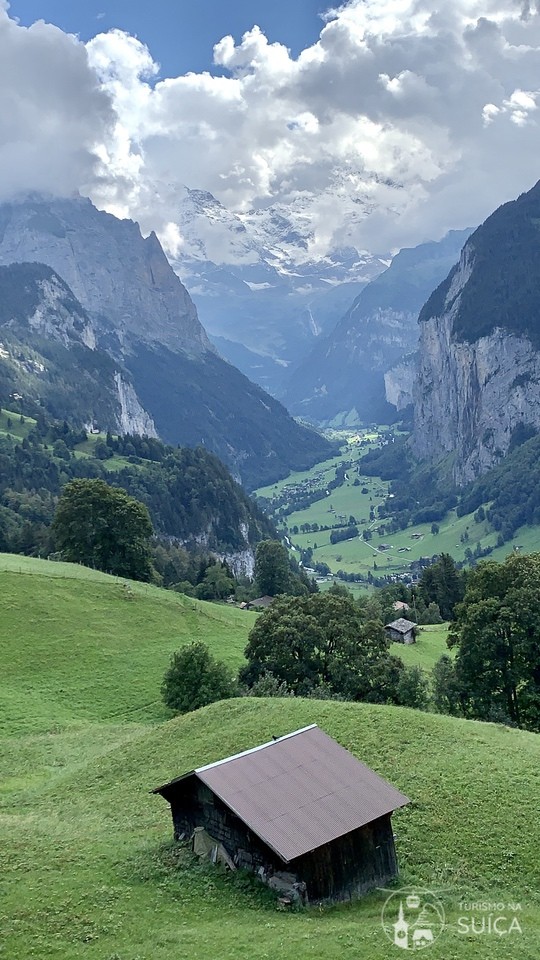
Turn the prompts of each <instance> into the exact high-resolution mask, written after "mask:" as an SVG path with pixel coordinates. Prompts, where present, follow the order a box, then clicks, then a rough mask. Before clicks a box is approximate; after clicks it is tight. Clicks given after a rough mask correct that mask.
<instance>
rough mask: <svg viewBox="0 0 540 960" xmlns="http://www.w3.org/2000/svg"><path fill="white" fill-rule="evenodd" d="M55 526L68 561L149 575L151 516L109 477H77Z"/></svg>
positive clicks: (67, 489)
mask: <svg viewBox="0 0 540 960" xmlns="http://www.w3.org/2000/svg"><path fill="white" fill-rule="evenodd" d="M52 528H53V534H54V538H55V543H56V549H57V550H59V551H60V552H61V553H62V555H63V557H64V559H65V560H69V561H71V562H73V563H83V564H85V566H87V567H96V568H97V569H98V570H105V571H106V572H108V573H115V574H117V576H120V577H132V578H133V579H134V580H149V579H150V577H151V574H152V566H151V562H150V537H151V536H152V533H153V531H152V523H151V520H150V515H149V513H148V510H147V508H146V507H145V506H144V504H142V503H139V501H138V500H134V499H133V497H130V496H129V495H128V494H127V493H126V492H125V491H124V490H120V489H118V488H117V487H111V486H109V484H108V483H105V481H104V480H72V481H71V482H70V483H68V484H66V486H65V487H64V489H63V491H62V495H61V497H60V499H59V501H58V506H57V508H56V513H55V515H54V520H53V524H52Z"/></svg>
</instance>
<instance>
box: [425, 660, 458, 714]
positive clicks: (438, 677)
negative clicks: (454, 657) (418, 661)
mask: <svg viewBox="0 0 540 960" xmlns="http://www.w3.org/2000/svg"><path fill="white" fill-rule="evenodd" d="M431 679H432V683H433V706H434V707H435V709H436V711H437V713H449V714H451V715H452V716H456V715H457V714H459V713H461V695H460V694H461V690H460V684H459V681H458V678H457V676H456V671H455V668H454V664H453V663H452V661H451V659H450V657H449V656H448V654H443V656H442V657H440V659H439V660H437V663H436V664H435V666H434V667H433V670H432V671H431Z"/></svg>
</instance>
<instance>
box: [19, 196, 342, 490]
mask: <svg viewBox="0 0 540 960" xmlns="http://www.w3.org/2000/svg"><path fill="white" fill-rule="evenodd" d="M0 264H3V265H4V266H7V265H12V264H34V265H35V264H42V265H44V266H45V267H48V268H49V270H48V271H47V270H45V269H43V267H42V268H41V272H40V271H39V270H37V268H35V267H34V268H32V269H30V268H29V267H28V266H27V267H24V268H21V269H22V271H23V274H24V278H25V279H24V284H26V286H23V288H22V289H21V283H20V281H21V274H20V273H19V274H17V272H15V273H13V272H11V273H10V274H5V273H4V289H5V291H6V292H5V294H4V301H5V303H6V307H5V310H4V311H3V313H2V317H1V326H0V338H1V339H2V342H4V341H5V343H4V346H3V348H2V349H3V354H2V355H0V368H2V370H3V373H2V379H3V381H4V388H3V389H4V390H6V389H7V387H8V386H11V389H10V390H9V393H11V394H13V393H18V394H21V395H22V396H23V397H24V392H25V390H29V393H30V395H31V397H33V398H34V399H35V398H36V396H39V398H40V401H41V402H42V403H43V404H44V405H45V407H46V408H47V409H48V410H49V412H50V413H51V414H52V415H54V416H57V415H60V416H64V417H67V418H68V419H73V417H74V416H76V417H77V418H78V421H79V423H80V422H84V421H85V420H92V419H94V420H96V421H97V425H98V426H99V427H100V428H103V429H111V430H114V429H122V430H124V431H125V430H126V429H129V430H132V431H134V432H139V433H148V434H150V435H153V434H157V435H159V436H160V437H161V438H162V439H163V440H164V441H166V442H168V443H172V444H186V445H188V446H196V445H198V444H203V445H205V446H206V447H207V448H208V449H210V450H212V451H213V452H215V453H217V454H218V456H220V457H221V459H222V460H223V461H224V462H225V463H226V464H227V465H228V466H229V467H230V468H231V469H232V471H233V473H234V475H235V476H236V477H238V478H240V479H242V482H243V483H244V484H245V485H246V486H248V487H254V486H257V485H259V484H262V483H268V482H270V481H272V480H274V479H277V478H278V477H280V476H284V475H286V474H287V472H288V471H289V470H290V469H302V468H304V467H308V466H310V465H312V464H313V463H314V462H315V461H317V460H318V459H321V457H324V456H326V455H328V453H329V452H330V451H331V449H332V448H331V446H330V444H328V443H327V442H326V441H325V440H324V439H323V438H322V437H321V436H320V435H318V434H316V433H315V432H313V431H311V430H308V429H306V428H304V427H302V426H300V425H299V424H297V423H296V422H295V421H294V420H293V419H292V418H291V417H290V416H289V415H288V413H287V411H286V410H285V409H284V407H282V406H281V404H279V403H278V402H277V401H276V400H275V399H273V398H272V397H270V396H269V395H268V394H266V393H265V392H264V391H263V390H261V389H260V387H258V386H256V385H255V384H253V383H251V382H250V381H249V380H248V379H247V378H246V377H245V376H244V375H243V374H241V373H240V372H239V371H238V370H237V369H236V368H235V367H233V366H232V365H231V364H230V363H228V362H227V361H226V360H224V359H223V358H222V357H221V356H220V355H219V354H218V352H217V350H216V348H215V347H214V346H213V345H212V344H211V343H210V341H209V339H208V336H207V334H206V331H205V329H204V327H203V326H202V324H201V323H200V321H199V319H198V316H197V310H196V308H195V305H194V304H193V301H192V300H191V298H190V296H189V294H188V292H187V290H186V289H185V287H184V286H183V285H182V283H181V282H180V280H179V279H178V277H177V276H176V274H175V273H174V271H173V269H172V268H171V266H170V264H169V263H168V261H167V258H166V257H165V254H164V252H163V250H162V248H161V245H160V243H159V241H158V239H157V237H156V236H155V234H150V236H149V237H147V238H146V239H144V238H143V237H142V235H141V232H140V229H139V227H138V225H137V224H135V223H133V222H132V221H130V220H118V219H117V218H115V217H113V216H111V215H110V214H107V213H104V212H101V211H98V210H97V209H96V208H95V207H94V206H93V205H92V204H91V202H90V201H89V200H86V199H83V198H81V197H76V198H68V199H59V198H51V197H43V196H27V197H24V198H21V199H18V200H16V201H12V202H9V203H4V204H2V205H0ZM8 289H9V290H10V291H11V292H10V293H9V294H8V293H7V291H8ZM25 291H26V293H25ZM17 298H20V301H17ZM15 301H17V302H19V306H18V307H17V308H16V309H15V307H10V306H9V304H10V303H11V304H15ZM59 308H60V309H59ZM70 317H71V320H70ZM52 345H54V346H52ZM51 351H52V352H53V353H54V354H55V356H54V357H51V356H50V354H51ZM66 351H67V353H68V354H69V355H70V356H69V358H66V356H65V352H66ZM25 352H27V353H28V355H29V357H30V359H31V361H32V363H30V367H29V366H28V363H27V364H26V367H25V366H21V363H20V357H21V356H22V355H25ZM59 352H64V353H62V359H61V360H60V359H59V356H58V354H59ZM32 364H33V366H32ZM58 364H60V367H61V368H62V370H64V369H68V370H69V371H70V374H69V376H70V377H72V376H73V377H75V378H76V377H77V376H78V373H77V371H78V372H79V373H80V374H81V376H82V374H83V372H84V376H85V377H86V378H87V380H81V382H82V383H85V382H88V390H87V391H86V390H85V391H81V393H80V402H79V403H78V404H77V407H76V410H74V409H73V408H72V407H71V406H70V404H69V403H67V405H66V396H65V395H64V392H63V391H64V386H63V385H59V387H58V390H55V388H54V386H53V384H60V381H61V379H62V377H59V376H58ZM92 364H94V366H95V367H96V366H97V367H98V368H99V369H98V370H94V372H93V373H91V372H90V368H92ZM42 368H43V369H42ZM88 378H89V379H88ZM68 379H69V377H68ZM0 382H1V381H0ZM40 383H42V384H43V390H42V391H40V389H39V384H40ZM68 393H69V395H70V396H73V392H72V391H68ZM8 395H9V394H8ZM99 396H101V400H99ZM0 399H4V400H5V396H4V397H3V398H0ZM85 405H86V407H87V409H85V410H83V407H85Z"/></svg>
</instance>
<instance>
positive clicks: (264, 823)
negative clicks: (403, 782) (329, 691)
mask: <svg viewBox="0 0 540 960" xmlns="http://www.w3.org/2000/svg"><path fill="white" fill-rule="evenodd" d="M153 792H154V793H157V794H160V795H161V796H162V797H164V799H165V800H167V801H168V803H170V805H171V813H172V819H173V824H174V835H175V838H176V839H179V840H182V839H183V840H191V841H192V844H193V845H194V847H195V848H199V849H200V848H201V845H202V847H203V849H204V846H205V844H206V845H207V847H209V848H211V851H212V857H211V858H212V859H213V860H214V861H215V860H217V859H219V860H221V861H224V862H225V863H227V864H228V865H229V866H230V867H233V868H235V867H241V868H246V869H248V870H250V871H252V872H254V873H256V874H257V875H258V876H259V877H260V879H261V880H262V881H263V882H265V883H266V884H268V886H270V887H271V888H273V889H274V890H276V891H277V892H279V893H280V894H282V901H283V902H285V903H289V902H292V901H294V900H301V901H302V902H310V903H321V902H333V901H339V900H348V899H352V898H354V897H357V896H361V895H362V894H364V893H367V892H368V891H369V890H373V889H374V888H375V887H384V886H385V885H386V884H387V883H389V882H390V880H392V879H394V877H396V876H397V872H398V867H397V859H396V851H395V847H394V836H393V831H392V824H391V815H392V813H393V811H394V810H397V809H398V808H400V807H403V806H405V805H406V804H407V803H408V802H409V801H408V799H407V797H405V796H404V795H403V794H402V793H400V792H399V791H398V790H396V789H395V788H394V787H392V786H391V785H390V784H389V783H387V782H386V780H383V779H382V777H380V776H378V774H376V773H374V771H373V770H370V768H369V767H367V766H365V765H364V764H363V763H360V761H358V760H357V759H356V758H355V757H353V755H352V754H351V753H349V752H348V751H347V750H345V749H344V747H342V746H340V744H338V743H337V742H336V741H335V740H333V739H332V738H331V737H329V736H328V735H327V734H326V733H324V731H323V730H321V729H320V728H319V727H317V725H316V724H313V725H312V726H309V727H305V728H303V729H302V730H297V731H295V732H294V733H290V734H287V735H286V736H283V737H277V738H275V739H273V740H271V741H270V742H269V743H264V744H262V745H261V746H259V747H255V748H254V749H252V750H246V751H244V752H243V753H239V754H236V755H234V756H232V757H227V758H225V759H224V760H219V761H218V762H217V763H211V764H208V766H204V767H199V768H198V769H197V770H192V771H191V772H189V773H186V774H184V775H183V776H181V777H177V778H176V779H175V780H171V781H170V783H166V784H164V785H163V786H161V787H157V788H156V789H155V790H154V791H153ZM212 845H213V846H212Z"/></svg>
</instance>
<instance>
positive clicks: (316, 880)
mask: <svg viewBox="0 0 540 960" xmlns="http://www.w3.org/2000/svg"><path fill="white" fill-rule="evenodd" d="M287 869H289V870H291V872H293V873H295V874H296V875H297V876H298V877H299V878H300V880H303V881H304V883H305V884H306V886H307V891H308V896H309V900H310V901H311V902H320V901H324V900H327V901H336V900H351V899H354V898H355V897H359V896H362V894H364V893H367V892H368V891H369V890H373V889H375V887H381V886H384V885H385V884H386V883H388V882H389V881H390V880H392V879H393V878H394V877H396V876H397V873H398V866H397V858H396V850H395V846H394V837H393V833H392V823H391V819H390V816H389V815H388V816H386V817H381V818H380V819H379V820H374V821H373V822H372V823H369V824H367V826H365V827H361V828H360V829H359V830H353V831H352V832H351V833H347V834H345V836H343V837H338V839H337V840H333V841H332V842H331V843H327V844H325V845H324V846H322V847H318V848H317V849H316V850H314V851H312V853H307V854H305V856H303V857H298V859H296V860H293V861H291V863H290V864H289V866H288V868H287Z"/></svg>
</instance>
